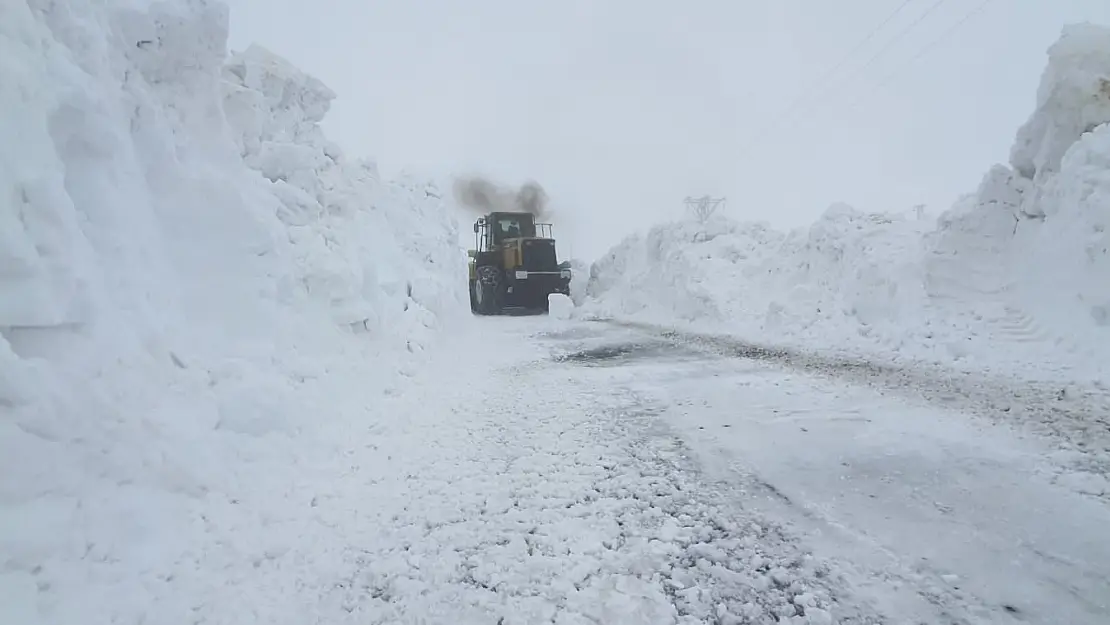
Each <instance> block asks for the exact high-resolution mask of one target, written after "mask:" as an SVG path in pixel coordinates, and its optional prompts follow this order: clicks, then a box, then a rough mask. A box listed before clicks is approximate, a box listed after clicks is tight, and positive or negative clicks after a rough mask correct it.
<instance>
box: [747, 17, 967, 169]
mask: <svg viewBox="0 0 1110 625" xmlns="http://www.w3.org/2000/svg"><path fill="white" fill-rule="evenodd" d="M947 1H948V0H936V2H934V3H933V4H932V5H930V6H929V8H928V9H926V10H925V12H924V13H922V14H921V15H919V16H917V19H915V20H914V21H913V22H912V23H910V24H909V26H907V27H906V28H904V29H903V30H902V31H901V32H899V33H898V34H897V35H895V37H894V38H893V39H891V40H890V41H888V42H887V44H886V45H885V46H883V47H882V48H881V49H880V50H879V51H878V52H876V53H875V54H874V55H872V56H871V58H870V59H868V60H867V62H866V63H865V64H864V65H863V67H861V68H859V69H857V70H856V71H855V72H852V73H851V74H849V76H848V78H846V79H845V80H844V81H843V82H846V81H847V80H848V79H850V78H853V77H855V76H856V75H858V74H859V73H860V72H862V71H863V70H866V69H867V68H868V67H870V66H871V65H873V64H874V63H875V61H877V60H878V59H879V58H881V57H882V56H883V54H885V53H886V52H887V51H888V50H889V49H890V48H891V47H893V45H894V44H896V43H898V42H899V41H900V40H901V39H903V38H904V37H905V36H906V35H907V34H909V33H910V32H911V31H912V30H913V29H914V28H916V27H917V26H918V25H919V24H921V22H923V21H924V20H925V19H926V18H927V17H929V15H931V14H932V13H933V12H934V11H936V10H937V9H938V8H940V6H941V5H942V4H944V3H945V2H947ZM911 2H913V0H903V2H902V3H901V4H899V5H898V7H897V8H895V9H894V11H892V12H891V13H890V15H888V16H887V17H886V19H884V20H883V21H882V22H881V23H880V24H879V25H878V26H876V27H875V28H874V29H872V31H871V32H870V33H869V34H868V35H867V36H866V37H864V38H863V40H862V41H860V43H858V44H857V45H855V46H853V48H852V49H851V51H849V53H848V54H847V55H845V56H844V58H842V59H841V61H840V62H839V63H837V65H836V66H835V67H834V68H833V69H832V70H831V71H830V72H829V73H828V74H826V75H825V80H822V81H820V82H819V83H818V87H820V86H822V85H823V84H824V82H826V81H827V79H828V78H829V77H830V76H832V75H833V74H835V72H836V70H837V69H840V67H842V66H843V65H844V63H845V62H847V60H848V59H849V58H851V56H852V55H853V54H854V53H855V52H856V51H857V50H859V49H860V48H862V47H863V46H864V45H866V44H867V43H868V42H869V41H871V39H873V38H874V37H875V35H876V34H878V33H879V32H880V31H881V30H882V29H883V27H884V26H886V25H887V24H889V23H890V22H891V21H892V20H893V19H894V18H895V17H897V16H898V15H899V14H900V13H901V12H902V10H903V9H905V8H906V7H907V6H909V4H910V3H911ZM843 82H842V84H843ZM833 87H836V85H833ZM830 91H836V89H832V90H824V91H820V92H819V93H818V94H813V90H810V91H807V92H803V93H802V94H801V96H799V97H798V99H796V100H795V101H794V102H793V103H792V104H791V105H790V106H788V107H787V108H786V110H785V111H784V112H783V113H782V114H781V115H779V116H778V117H777V118H775V120H774V121H772V122H771V123H769V124H765V125H763V126H762V127H761V128H760V130H759V131H757V132H755V133H754V134H753V135H752V136H751V137H750V138H749V139H748V141H746V142H745V143H747V144H748V145H747V146H745V148H750V146H751V144H752V143H754V142H755V141H757V140H758V139H760V138H762V137H763V136H764V135H765V134H766V133H768V132H770V131H772V130H775V129H776V128H777V127H778V126H779V124H780V123H781V122H783V121H785V120H786V119H787V118H789V117H790V116H791V115H792V114H793V113H794V112H795V111H796V110H797V109H798V107H799V106H800V105H802V104H804V103H805V102H806V101H807V100H808V99H809V98H808V97H807V96H810V95H821V94H824V93H829V92H830ZM744 151H747V150H746V149H745V150H744Z"/></svg>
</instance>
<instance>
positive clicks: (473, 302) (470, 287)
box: [466, 280, 478, 313]
mask: <svg viewBox="0 0 1110 625" xmlns="http://www.w3.org/2000/svg"><path fill="white" fill-rule="evenodd" d="M476 284H477V280H469V281H467V283H466V290H467V291H469V292H470V312H471V313H477V312H478V300H477V294H476V293H475V292H474V287H475V285H476Z"/></svg>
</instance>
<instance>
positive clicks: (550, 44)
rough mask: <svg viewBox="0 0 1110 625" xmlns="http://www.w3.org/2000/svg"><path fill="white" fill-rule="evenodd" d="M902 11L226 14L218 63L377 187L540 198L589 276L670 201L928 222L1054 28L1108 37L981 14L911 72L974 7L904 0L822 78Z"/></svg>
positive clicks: (288, 3) (406, 6) (502, 5)
mask: <svg viewBox="0 0 1110 625" xmlns="http://www.w3.org/2000/svg"><path fill="white" fill-rule="evenodd" d="M904 1H905V0H837V1H835V2H834V1H829V0H765V1H764V2H740V1H738V0H685V1H684V2H681V3H679V2H662V1H661V0H608V1H601V0H561V1H559V2H539V1H538V0H533V1H526V0H390V1H386V0H379V1H376V2H371V1H365V0H315V1H314V2H307V1H304V0H230V3H231V6H232V15H231V17H232V23H231V45H232V47H233V48H234V49H242V48H244V47H245V46H246V45H247V44H249V43H251V42H256V43H259V44H261V45H263V46H265V47H267V48H269V49H271V50H272V51H274V52H276V53H278V54H280V55H282V56H284V57H285V58H287V59H289V60H290V61H292V62H293V63H294V64H296V65H298V66H299V67H301V68H302V69H304V70H305V71H307V72H309V73H311V74H313V75H315V76H317V77H318V78H320V79H321V80H323V81H324V82H325V83H327V84H328V85H329V86H330V87H331V88H332V89H334V90H335V91H336V92H337V93H338V94H339V97H338V99H337V100H336V102H335V103H334V105H333V108H332V111H331V113H330V114H329V117H328V119H327V120H326V121H325V129H326V131H327V132H328V134H329V136H330V137H331V138H332V139H333V140H335V141H336V142H337V143H339V144H340V145H341V146H342V147H343V148H344V149H345V150H346V151H347V152H348V153H350V154H355V155H362V156H369V157H372V158H374V159H375V160H377V161H378V163H379V165H380V167H381V168H382V171H383V173H386V174H387V175H388V174H390V173H392V172H396V171H397V170H399V169H402V168H404V169H409V170H411V171H414V172H424V173H428V174H430V175H435V176H447V175H450V174H452V173H456V172H459V173H481V174H485V175H488V176H490V177H493V178H495V179H499V180H503V181H505V182H508V183H513V184H518V183H520V182H522V181H523V180H524V179H526V178H534V179H536V180H538V181H539V182H540V183H541V184H542V185H544V187H545V188H547V190H548V192H549V194H550V195H551V196H552V202H553V205H554V208H555V210H556V211H558V212H559V216H558V218H557V224H556V235H557V238H559V240H560V247H561V248H562V254H563V255H566V253H567V251H568V250H570V249H571V248H573V252H574V254H575V255H577V256H582V257H585V258H587V259H592V258H593V257H594V256H596V255H598V254H601V253H604V251H605V250H606V249H607V248H608V247H609V246H610V245H612V244H613V243H615V242H617V241H618V240H619V239H620V238H621V237H623V236H624V235H625V234H627V233H629V232H631V231H633V230H637V229H644V228H646V227H647V226H649V225H651V224H652V223H654V222H657V221H660V220H663V219H667V218H670V217H673V216H676V215H678V214H679V213H680V212H681V210H682V198H683V197H685V196H687V195H701V194H706V193H708V194H715V195H725V196H727V197H728V201H729V207H728V211H729V213H730V214H732V215H733V216H735V217H738V218H750V219H761V220H767V221H770V222H771V223H772V224H775V225H777V226H780V227H784V228H785V227H793V226H797V225H804V224H807V223H809V222H810V221H812V220H813V219H814V218H815V217H817V216H818V215H819V214H820V213H821V212H822V211H823V210H825V208H827V207H828V205H829V204H830V203H832V202H834V201H844V202H848V203H849V204H853V205H855V206H857V207H859V208H861V209H866V210H892V209H893V210H898V209H909V208H910V207H912V206H913V205H914V204H918V203H925V204H928V205H929V206H930V208H931V209H936V210H939V209H942V208H945V207H947V206H948V205H950V204H951V202H952V200H953V199H954V198H955V197H956V196H957V195H959V194H960V193H964V192H967V191H971V190H974V188H975V186H976V184H977V183H978V181H979V178H980V176H981V175H982V174H983V173H984V172H985V171H986V169H987V168H988V167H989V166H990V165H991V164H992V163H994V162H1005V160H1006V158H1007V155H1008V150H1009V147H1010V143H1011V141H1012V139H1013V136H1014V132H1015V131H1016V129H1017V127H1018V125H1020V124H1021V123H1022V122H1023V121H1024V120H1025V118H1026V116H1027V115H1028V114H1029V112H1030V111H1031V109H1032V106H1033V103H1034V97H1035V89H1036V85H1037V81H1038V79H1039V77H1040V73H1041V71H1042V69H1043V67H1044V62H1045V51H1046V49H1047V47H1048V46H1049V45H1051V44H1052V42H1053V41H1055V39H1056V38H1057V37H1058V36H1059V33H1060V29H1061V28H1062V27H1063V26H1064V25H1065V24H1066V23H1070V22H1075V21H1093V22H1098V23H1103V24H1107V25H1110V2H1108V1H1107V0H993V1H991V2H989V3H988V4H987V5H986V8H984V9H983V10H982V11H981V12H980V13H978V14H976V15H975V16H974V17H973V18H971V19H970V20H968V21H967V22H965V23H964V24H963V26H962V27H960V28H959V29H958V30H956V31H954V32H953V33H952V34H951V36H949V37H948V38H947V39H946V40H945V41H944V42H943V43H942V44H940V45H938V46H936V47H935V48H931V51H930V52H928V53H927V54H926V55H925V56H923V57H920V59H919V60H918V61H917V62H915V63H913V64H909V63H908V62H909V61H910V60H911V59H912V58H914V57H915V55H917V54H918V53H919V52H920V51H921V50H923V49H926V48H928V47H929V46H930V45H931V44H932V43H933V42H934V41H936V40H937V39H938V38H939V37H941V36H942V35H944V34H945V33H946V32H947V31H948V30H949V28H950V27H952V26H953V25H954V24H956V23H957V22H959V21H960V20H961V19H963V18H964V16H965V15H967V14H968V13H970V12H971V11H972V10H973V9H975V8H976V7H978V6H979V5H980V3H981V1H982V0H940V3H939V5H938V4H937V3H938V0H909V2H908V3H907V4H906V6H905V8H904V9H903V10H902V12H901V13H899V14H898V16H897V17H896V18H895V19H893V20H892V21H891V22H890V23H888V24H887V25H886V27H885V28H883V29H882V30H881V31H879V32H878V33H877V34H875V36H874V38H873V39H871V40H870V41H869V42H868V43H867V45H866V46H864V47H863V48H861V49H859V50H858V51H857V52H856V53H855V54H854V55H852V56H851V57H849V58H848V59H847V60H846V61H845V63H844V65H843V67H841V68H840V70H838V71H837V72H836V73H834V74H829V71H830V70H831V69H833V66H835V65H836V64H837V63H838V62H839V61H841V60H842V59H844V57H845V55H846V54H847V53H848V52H849V51H851V50H852V49H853V48H854V47H855V46H856V45H857V44H858V43H860V42H861V41H862V40H863V39H864V38H865V37H866V36H867V35H868V34H870V33H872V32H873V31H874V28H875V27H876V26H878V25H879V23H880V22H882V21H883V20H884V19H885V18H886V17H887V16H889V15H890V14H891V13H892V12H893V11H894V10H895V9H896V8H898V7H899V6H900V5H902V4H903V2H904ZM929 11H931V12H929ZM927 12H929V13H927ZM926 14H927V17H925V18H924V19H923V20H922V21H920V22H919V23H917V24H916V26H913V24H914V22H915V21H916V20H918V18H919V17H921V16H923V15H926ZM911 26H913V27H912V28H911ZM907 29H909V30H907ZM903 33H905V34H903ZM900 35H901V36H900ZM891 42H893V43H891ZM880 53H881V54H880ZM876 55H878V56H876ZM869 61H870V64H868V63H869ZM888 76H894V78H893V79H892V80H890V81H889V82H888V83H887V84H885V86H883V87H879V86H878V85H879V83H880V82H881V81H882V80H883V79H885V78H887V77H888ZM799 101H801V102H802V103H803V104H802V105H801V106H799V107H797V108H796V109H792V108H791V105H793V104H795V103H798V102H799Z"/></svg>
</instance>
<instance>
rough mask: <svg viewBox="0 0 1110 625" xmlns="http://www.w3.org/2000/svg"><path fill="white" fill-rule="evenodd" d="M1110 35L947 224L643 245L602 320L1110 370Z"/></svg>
mask: <svg viewBox="0 0 1110 625" xmlns="http://www.w3.org/2000/svg"><path fill="white" fill-rule="evenodd" d="M1107 122H1110V29H1108V28H1104V27H1100V26H1095V25H1090V24H1083V25H1075V26H1070V27H1068V28H1066V29H1065V30H1064V32H1063V35H1062V37H1061V38H1060V39H1059V41H1058V42H1057V43H1056V44H1055V45H1053V46H1052V47H1051V49H1050V50H1049V55H1048V66H1047V69H1046V70H1045V71H1044V74H1043V77H1042V81H1041V86H1040V89H1039V91H1038V94H1037V101H1036V108H1035V109H1034V112H1033V114H1032V115H1031V117H1030V118H1029V121H1028V122H1027V123H1026V124H1025V125H1024V126H1023V127H1022V128H1021V129H1020V131H1019V132H1018V136H1017V140H1016V141H1015V144H1014V147H1013V150H1012V151H1011V154H1010V166H1008V167H1007V166H1003V165H997V166H995V167H994V168H993V169H991V171H989V172H988V173H987V174H986V176H985V177H984V178H983V181H982V183H981V185H980V187H979V189H978V190H977V191H976V192H975V193H974V194H970V195H968V196H966V197H964V198H962V199H961V200H960V201H959V202H957V204H956V205H955V206H954V207H953V208H952V209H950V210H948V211H947V212H945V213H943V214H942V215H940V216H939V218H936V219H935V220H931V219H926V218H925V215H923V214H921V213H920V212H918V211H912V210H911V211H905V212H902V213H892V214H868V213H864V212H861V211H858V210H855V209H853V208H852V207H849V206H845V205H835V206H833V207H831V208H830V209H829V210H828V211H827V212H826V213H825V214H824V215H823V216H822V217H821V218H820V219H819V220H818V221H817V222H816V223H814V224H813V225H812V226H810V227H809V228H804V229H799V230H796V231H793V232H789V233H782V232H777V231H775V230H773V229H771V228H769V227H768V226H766V225H764V224H756V223H738V222H736V221H733V220H730V219H728V218H725V217H721V216H713V217H710V218H709V219H707V220H701V221H699V220H695V219H689V220H686V221H683V222H680V223H673V224H664V225H661V226H658V227H655V228H653V229H651V230H650V231H649V232H648V233H646V234H645V235H634V236H631V237H629V238H628V239H626V240H625V241H623V242H622V243H621V244H619V245H618V246H616V247H615V248H614V249H612V250H611V251H610V253H609V254H608V255H607V256H605V257H603V258H601V259H600V260H599V261H597V262H596V263H595V264H594V265H593V267H592V269H591V277H590V284H589V287H588V290H587V296H588V299H589V302H588V304H587V305H586V306H585V310H586V311H589V313H590V314H594V315H601V316H615V317H623V318H637V317H638V318H642V319H645V320H652V321H660V322H674V321H678V322H680V323H685V324H702V325H706V326H708V325H715V326H717V327H719V328H727V329H729V330H730V331H733V332H739V333H742V334H747V335H749V336H750V337H751V338H754V339H757V340H764V341H767V342H785V343H795V344H798V345H804V346H806V347H810V348H815V347H816V348H826V349H827V348H850V349H852V350H856V351H859V350H863V351H867V352H870V353H871V354H872V355H885V356H897V357H909V358H915V359H917V358H921V359H927V360H933V361H943V362H957V363H962V364H963V365H964V366H968V367H976V368H981V367H983V366H989V365H997V366H1005V367H1010V366H1021V367H1023V368H1024V367H1026V366H1028V365H1030V364H1035V365H1036V366H1038V367H1039V368H1041V369H1042V373H1047V372H1048V371H1057V372H1063V371H1066V372H1067V375H1076V374H1078V375H1080V376H1083V377H1086V376H1091V377H1092V378H1094V379H1100V378H1102V375H1103V374H1102V373H1100V372H1099V371H1100V369H1101V370H1107V369H1110V252H1108V251H1107V250H1108V249H1110V232H1108V225H1110V125H1108V124H1107Z"/></svg>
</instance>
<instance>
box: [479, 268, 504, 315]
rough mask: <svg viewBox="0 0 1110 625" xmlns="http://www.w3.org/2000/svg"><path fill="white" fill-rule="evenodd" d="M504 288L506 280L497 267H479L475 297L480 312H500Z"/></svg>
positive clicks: (481, 313)
mask: <svg viewBox="0 0 1110 625" xmlns="http://www.w3.org/2000/svg"><path fill="white" fill-rule="evenodd" d="M504 290H505V280H504V278H503V277H502V275H501V271H500V270H499V269H498V268H497V267H491V266H486V267H479V268H478V280H477V283H476V284H475V289H474V295H475V297H474V299H475V303H476V304H477V306H478V314H479V315H497V314H500V313H501V307H502V301H503V294H504Z"/></svg>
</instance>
